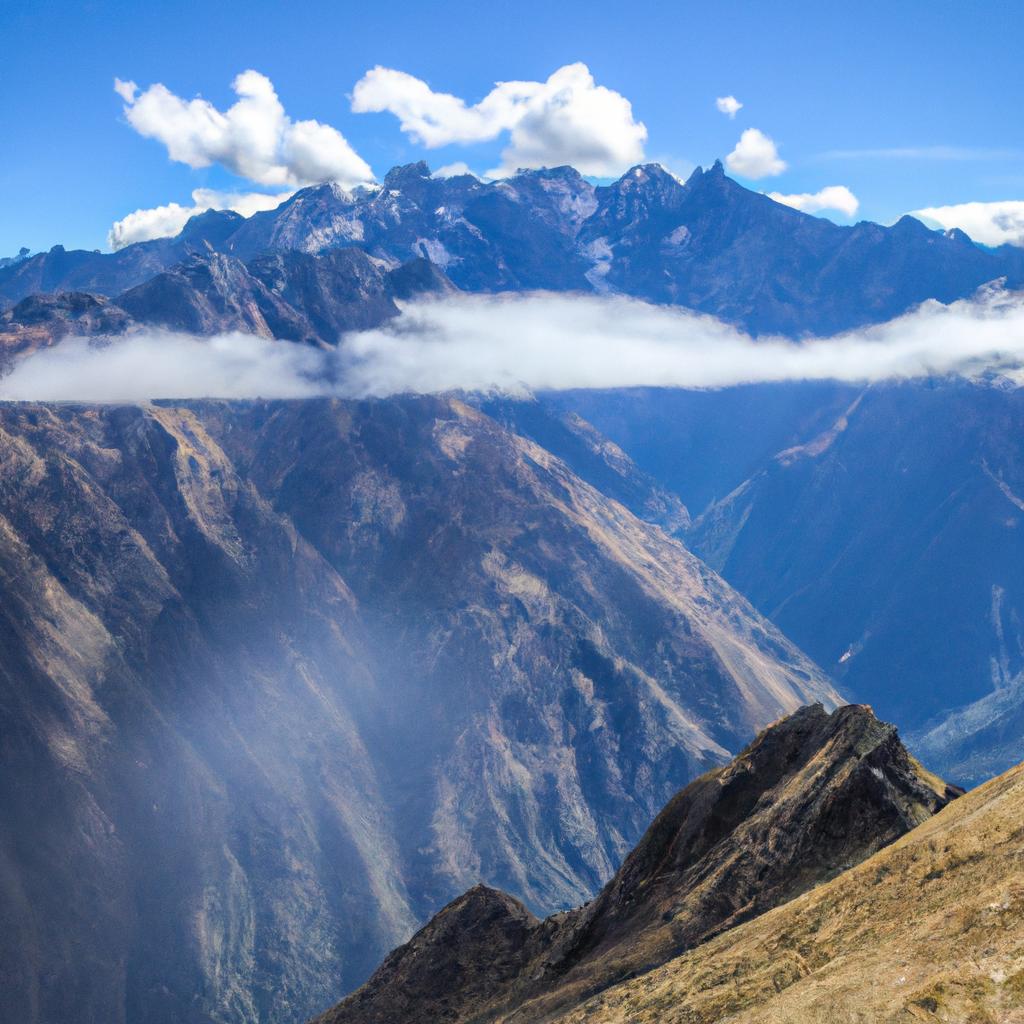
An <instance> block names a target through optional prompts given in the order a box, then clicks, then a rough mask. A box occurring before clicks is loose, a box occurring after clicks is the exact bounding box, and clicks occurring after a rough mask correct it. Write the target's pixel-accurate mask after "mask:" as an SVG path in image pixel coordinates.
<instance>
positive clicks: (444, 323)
mask: <svg viewBox="0 0 1024 1024" xmlns="http://www.w3.org/2000/svg"><path fill="white" fill-rule="evenodd" d="M1022 366H1024V299H1022V298H1021V296H1020V295H1014V294H1012V293H1006V292H1001V291H998V290H991V291H989V292H988V293H987V294H984V295H982V296H981V297H980V298H978V299H976V300H972V301H967V300H964V301H960V302H954V303H952V304H950V305H948V306H944V305H942V304H940V303H938V302H926V303H924V304H923V305H922V306H921V307H919V308H918V309H917V310H915V311H913V312H911V313H908V314H906V315H905V316H902V317H899V318H897V319H896V320H893V321H891V322H889V323H886V324H882V325H880V326H877V327H872V328H867V329H864V330H858V331H851V332H848V333H846V334H841V335H837V336H835V337H831V338H817V339H810V340H807V341H800V342H795V341H787V340H783V339H778V338H768V339H758V340H757V341H755V340H753V339H751V338H750V337H749V336H747V335H745V334H743V333H742V332H741V331H738V330H737V329H736V328H734V327H731V326H729V325H727V324H723V323H721V322H720V321H718V320H715V319H714V318H712V317H708V316H701V315H699V314H696V313H693V312H689V311H686V310H681V309H678V308H676V309H673V308H671V307H665V306H652V305H647V304H646V303H643V302H639V301H637V300H635V299H626V298H622V297H598V296H593V297H591V296H572V295H550V294H533V295H522V294H520V295H472V296H468V295H461V296H457V297H454V298H451V299H445V300H441V301H438V300H434V301H423V302H419V303H414V304H410V305H409V306H407V307H406V308H405V309H404V311H403V315H402V316H401V317H399V318H397V319H396V320H392V321H389V322H388V324H386V325H385V326H384V327H381V328H378V329H376V330H372V331H364V332H361V333H358V334H351V335H348V336H347V337H346V338H344V339H343V341H342V344H341V345H340V346H339V348H337V349H334V350H331V351H329V352H325V351H322V350H320V349H314V348H311V347H308V346H301V345H294V344H290V343H288V342H275V341H268V340H266V339H263V338H257V337H252V336H248V335H239V334H230V335H222V336H219V337H216V338H212V339H200V338H194V337H191V336H188V335H175V334H169V333H146V334H142V335H133V336H128V337H127V338H125V339H121V340H117V341H114V342H112V343H110V344H108V345H105V346H96V345H94V344H90V343H89V342H87V341H85V340H83V339H71V340H65V341H62V342H61V343H60V344H58V345H56V346H55V347H53V348H50V349H44V350H42V351H39V352H36V353H33V354H30V355H28V356H25V357H23V358H22V359H21V360H20V361H19V362H18V363H17V364H16V365H15V368H14V370H13V371H12V372H11V373H10V374H9V375H8V376H7V377H5V378H3V379H2V380H0V399H5V400H12V399H13V400H37V401H65V400H67V401H70V400H78V401H143V400H148V399H155V398H200V397H224V398H245V397H256V396H263V397H282V398H283V397H289V398H290V397H306V396H311V395H314V394H340V395H343V396H346V397H364V396H370V395H376V396H386V395H390V394H395V393H401V392H444V391H450V390H456V389H466V390H475V391H487V390H494V389H499V390H503V391H507V392H512V393H523V392H526V391H530V390H541V389H546V388H555V389H558V388H612V387H641V386H660V387H684V388H706V387H726V386H730V385H737V384H747V383H755V382H781V381H791V380H828V379H832V380H843V381H853V382H868V381H881V380H900V379H912V378H919V377H928V376H936V375H945V374H962V375H964V376H974V375H977V374H978V373H980V372H982V371H985V370H1000V371H1002V372H1003V373H1004V374H1006V375H1007V376H1008V377H1009V378H1010V379H1012V380H1016V381H1017V383H1018V384H1021V383H1024V373H1022V371H1021V369H1020V367H1022ZM330 382H336V383H330Z"/></svg>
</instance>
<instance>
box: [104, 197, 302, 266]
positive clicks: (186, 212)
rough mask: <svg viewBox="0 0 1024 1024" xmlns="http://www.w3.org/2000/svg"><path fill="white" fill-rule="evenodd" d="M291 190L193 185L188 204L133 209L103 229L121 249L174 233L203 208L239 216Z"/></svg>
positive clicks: (272, 205)
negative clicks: (225, 189) (232, 189)
mask: <svg viewBox="0 0 1024 1024" xmlns="http://www.w3.org/2000/svg"><path fill="white" fill-rule="evenodd" d="M293 194H294V193H292V192H278V193H276V194H274V195H269V194H267V193H266V192H219V191H217V190H216V189H211V188H197V189H195V190H193V192H192V205H191V206H182V205H181V204H180V203H167V204H166V205H165V206H156V207H153V208H152V209H149V210H136V211H135V212H134V213H129V214H128V216H127V217H122V218H121V220H118V221H115V222H114V223H113V225H112V226H111V228H110V231H109V232H108V233H107V242H108V243H109V244H110V248H111V249H114V250H115V251H116V250H117V249H123V248H124V247H125V246H126V245H132V244H134V243H135V242H147V241H149V240H150V239H153V238H168V237H171V236H173V235H176V234H178V232H179V231H181V229H182V228H183V227H184V226H185V224H186V223H187V222H188V219H189V218H190V217H194V216H195V215H196V214H197V213H205V212H206V211H207V210H233V211H234V212H235V213H240V214H241V215H242V216H243V217H251V216H252V215H253V214H254V213H259V212H260V211H262V210H274V209H276V208H277V207H278V206H280V205H281V203H283V202H284V201H285V200H286V199H287V198H288V197H289V196H291V195H293Z"/></svg>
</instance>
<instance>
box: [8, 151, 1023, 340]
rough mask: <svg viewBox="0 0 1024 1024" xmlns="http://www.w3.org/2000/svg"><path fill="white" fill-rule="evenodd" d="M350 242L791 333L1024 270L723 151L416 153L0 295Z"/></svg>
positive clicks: (33, 264)
mask: <svg viewBox="0 0 1024 1024" xmlns="http://www.w3.org/2000/svg"><path fill="white" fill-rule="evenodd" d="M349 248H356V249H363V250H364V251H365V252H366V253H367V254H368V255H369V256H371V257H373V258H375V259H379V260H382V261H383V262H384V264H385V265H386V266H388V267H389V268H391V269H394V268H396V267H398V266H400V265H401V264H404V263H407V262H408V261H409V260H410V259H414V258H425V259H428V260H430V261H431V262H432V263H434V264H435V265H436V266H437V267H438V268H440V270H441V271H443V272H444V273H445V274H446V275H447V277H448V278H450V279H451V280H452V282H453V283H454V284H455V285H456V286H457V287H459V288H460V289H462V290H464V291H470V292H481V291H482V292H493V291H524V290H536V289H541V290H551V291H581V292H598V293H603V292H616V293H621V294H625V295H631V296H633V297H636V298H641V299H645V300H647V301H651V302H657V303H669V304H674V305H679V306H683V307H686V308H690V309H695V310H698V311H700V312H705V313H710V314H712V315H715V316H717V317H719V318H720V319H723V320H725V321H727V322H729V323H733V324H736V325H738V326H740V327H742V328H743V329H745V330H747V331H750V332H752V333H754V334H772V333H780V334H784V335H789V336H794V337H796V336H804V335H807V334H818V335H829V334H833V333H836V332H839V331H842V330H846V329H849V328H852V327H856V326H861V325H864V324H868V323H877V322H881V321H883V320H888V319H891V318H893V317H895V316H898V315H899V314H901V313H903V312H905V311H906V310H907V309H909V308H911V307H913V306H915V305H917V304H919V303H920V302H922V301H924V300H926V299H937V300H939V301H942V302H949V301H952V300H954V299H958V298H965V297H967V296H969V295H970V294H972V293H973V292H974V291H975V290H976V289H977V288H978V287H980V286H981V285H983V284H986V283H989V282H991V281H993V280H996V279H998V278H1006V279H1007V280H1008V282H1009V283H1010V284H1011V285H1013V286H1018V285H1020V284H1024V250H1014V249H1013V248H1012V247H1009V246H1004V247H1001V248H1000V249H998V250H985V249H982V248H980V247H978V246H975V245H974V244H973V243H972V242H970V240H969V239H968V238H967V236H966V235H964V234H963V232H947V233H943V232H940V231H932V230H930V229H928V228H926V227H925V226H924V225H923V224H922V223H921V222H920V221H917V220H915V219H914V218H910V217H904V218H902V219H901V220H900V221H898V222H897V223H896V224H895V225H893V226H892V227H883V226H881V225H878V224H872V223H870V222H866V221H862V222H859V223H858V224H855V225H852V226H840V225H836V224H834V223H832V222H830V221H828V220H824V219H822V218H818V217H813V216H811V215H809V214H805V213H802V212H800V211H798V210H794V209H792V208H790V207H787V206H783V205H782V204H780V203H777V202H775V201H774V200H772V199H770V198H769V197H767V196H765V195H762V194H761V193H757V192H753V191H751V190H748V189H745V188H743V187H742V186H740V185H739V184H737V183H736V182H735V181H733V180H732V179H731V178H729V177H727V176H726V175H725V173H724V169H723V168H722V166H721V164H720V163H716V164H715V165H714V166H713V167H712V168H710V169H708V170H707V171H704V170H702V169H700V168H698V169H697V170H695V171H694V173H693V174H692V175H691V176H690V178H689V179H688V180H687V181H686V182H680V181H679V180H678V179H677V178H675V177H674V176H672V175H671V174H669V173H668V172H666V171H665V170H664V169H663V168H662V167H661V166H660V165H657V164H646V165H640V166H637V167H635V168H633V169H631V170H630V171H627V172H626V174H624V175H623V176H622V177H621V178H620V179H618V180H617V181H615V182H613V183H611V184H609V185H594V184H592V183H590V182H589V181H587V180H586V179H584V178H583V177H582V176H581V175H580V174H579V173H578V172H576V171H575V170H573V169H572V168H570V167H560V168H550V169H544V170H538V171H523V172H520V173H518V174H517V175H515V176H513V177H511V178H508V179H502V180H501V181H497V182H490V183H484V182H481V181H479V180H478V179H476V178H473V177H471V176H468V175H463V176H458V177H454V178H444V179H439V178H434V177H432V176H431V175H430V174H429V168H427V167H426V165H425V164H423V163H420V164H410V165H405V166H401V167H396V168H393V169H392V170H391V171H390V172H389V173H388V174H387V175H386V176H385V179H384V183H383V184H382V185H381V186H380V187H378V188H374V189H366V188H362V189H356V190H354V191H351V192H346V191H345V190H343V189H340V188H339V187H338V186H336V185H333V184H326V185H315V186H310V187H308V188H305V189H300V190H299V191H298V192H296V193H295V194H294V195H293V196H291V197H290V198H289V199H288V200H286V201H285V202H284V203H282V204H281V206H279V207H278V208H277V209H276V210H270V211H264V212H260V213H256V214H254V215H253V216H251V217H249V218H247V219H244V220H239V219H238V218H237V217H236V216H232V215H228V214H222V213H216V212H214V211H210V212H208V213H205V214H202V215H199V216H198V217H195V218H193V219H192V220H191V221H189V222H188V224H186V226H185V228H184V229H183V231H182V232H181V234H179V235H178V236H177V237H176V238H171V239H158V240H155V241H151V242H141V243H137V244H135V245H130V246H126V247H125V248H124V249H121V250H118V251H117V252H116V253H113V254H102V253H86V252H74V253H67V252H65V251H64V250H63V249H62V248H60V247H55V248H54V249H53V250H51V251H50V252H49V253H41V254H37V255H35V256H31V257H29V258H28V259H26V260H23V261H21V262H19V263H18V264H16V265H14V266H9V267H6V268H0V301H6V302H7V303H8V304H11V303H14V302H17V301H18V300H20V299H22V298H24V297H26V296H28V295H30V294H32V293H37V292H54V291H69V290H75V291H94V292H98V293H100V294H105V295H108V296H113V295H116V294H118V293H120V292H123V291H126V290H128V289H129V288H132V287H135V286H137V285H140V284H142V283H144V282H145V281H146V280H148V279H149V278H151V277H153V276H155V275H156V274H158V273H160V272H162V271H166V270H168V269H169V268H170V267H172V266H173V265H174V264H176V263H178V262H180V261H181V260H182V259H184V258H186V257H187V256H189V255H191V254H193V253H196V252H202V251H204V250H214V251H217V252H222V253H225V254H229V255H233V256H235V257H238V258H240V259H242V260H243V261H245V262H248V261H249V260H251V259H253V258H254V257H256V256H260V255H263V254H266V253H270V252H281V251H290V250H298V251H301V252H306V253H322V252H325V251H329V250H333V249H349ZM755 256H756V258H755ZM839 285H841V286H842V287H839Z"/></svg>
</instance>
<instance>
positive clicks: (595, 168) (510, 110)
mask: <svg viewBox="0 0 1024 1024" xmlns="http://www.w3.org/2000/svg"><path fill="white" fill-rule="evenodd" d="M352 109H353V110H354V111H355V112H356V113H380V112H383V111H389V112H390V113H392V114H394V115H395V116H396V117H397V118H398V119H399V123H400V125H401V129H402V131H403V132H405V133H406V134H407V135H409V136H411V137H412V138H413V139H414V140H415V141H416V142H418V143H420V144H421V145H424V146H426V147H428V148H431V149H433V148H436V147H438V146H446V145H449V144H451V143H474V142H485V141H488V140H490V139H496V138H498V136H499V135H502V134H504V133H508V136H509V145H508V146H507V148H506V149H505V150H504V152H503V153H502V156H501V165H500V166H499V167H497V168H495V169H493V170H491V171H488V172H487V174H488V176H490V177H507V176H508V175H509V174H513V173H514V172H515V171H516V170H517V169H518V168H520V167H524V168H536V167H554V166H558V165H561V164H571V165H572V166H573V167H575V168H577V170H579V171H581V172H583V173H584V174H594V175H600V176H607V175H616V174H621V173H622V172H623V171H625V170H626V169H627V168H629V167H630V166H632V165H633V164H637V163H640V162H641V161H642V160H643V157H644V143H645V141H646V139H647V128H646V127H645V126H644V124H643V123H642V122H639V121H636V120H635V119H634V117H633V108H632V106H631V104H630V102H629V100H627V99H626V98H625V97H624V96H623V95H621V94H620V93H617V92H615V91H614V90H612V89H608V88H606V87H605V86H601V85H597V84H596V83H595V81H594V77H593V75H592V74H591V73H590V69H589V68H588V67H587V66H586V64H579V63H577V64H567V65H566V66H565V67H562V68H559V69H558V70H557V71H555V72H554V74H552V75H551V76H550V78H548V79H547V81H545V82H499V83H497V85H495V87H494V88H493V89H492V90H491V91H490V92H489V93H488V94H487V95H486V96H485V97H484V98H483V99H482V100H481V101H480V102H479V103H476V104H474V105H472V106H470V105H469V104H467V103H466V101H465V100H463V99H460V98H459V97H457V96H452V95H451V94H450V93H443V92H435V91H434V90H433V89H431V88H430V86H429V85H427V83H426V82H424V81H423V80H422V79H419V78H415V77H414V76H413V75H409V74H406V73H405V72H404V71H396V70H394V69H393V68H384V67H376V68H374V69H373V70H371V71H368V72H367V73H366V74H365V75H364V76H363V77H362V78H361V79H360V80H359V81H358V82H357V83H356V86H355V89H354V90H353V93H352Z"/></svg>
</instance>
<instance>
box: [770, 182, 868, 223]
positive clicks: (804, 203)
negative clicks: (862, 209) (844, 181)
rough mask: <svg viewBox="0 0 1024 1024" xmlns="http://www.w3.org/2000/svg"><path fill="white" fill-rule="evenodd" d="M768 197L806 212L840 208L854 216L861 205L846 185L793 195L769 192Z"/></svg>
mask: <svg viewBox="0 0 1024 1024" xmlns="http://www.w3.org/2000/svg"><path fill="white" fill-rule="evenodd" d="M768 198H769V199H774V200H775V202H777V203H782V205H783V206H792V207H793V209H794V210H802V211H803V212H804V213H818V212H819V211H821V210H838V211H839V212H840V213H842V214H845V215H846V216H847V217H852V216H853V215H854V214H855V213H856V212H857V208H858V207H859V206H860V200H859V199H858V198H857V197H856V196H855V195H854V194H853V193H852V192H851V191H850V190H849V189H848V188H847V187H846V186H845V185H827V186H826V187H825V188H823V189H821V190H820V191H819V192H799V193H797V194H796V195H791V196H785V195H783V194H782V193H781V192H769V193H768Z"/></svg>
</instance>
